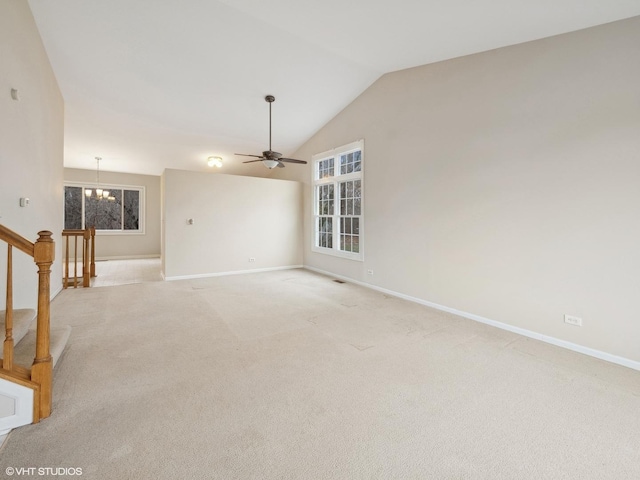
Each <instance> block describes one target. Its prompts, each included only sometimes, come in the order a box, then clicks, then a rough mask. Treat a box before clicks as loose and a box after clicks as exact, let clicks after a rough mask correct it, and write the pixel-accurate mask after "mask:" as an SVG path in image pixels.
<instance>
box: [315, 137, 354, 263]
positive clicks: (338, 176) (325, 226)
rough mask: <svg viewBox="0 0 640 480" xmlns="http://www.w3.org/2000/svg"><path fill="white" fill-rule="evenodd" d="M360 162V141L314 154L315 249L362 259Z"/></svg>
mask: <svg viewBox="0 0 640 480" xmlns="http://www.w3.org/2000/svg"><path fill="white" fill-rule="evenodd" d="M362 163H363V142H362V141H359V142H355V143H352V144H349V145H345V146H343V147H340V148H337V149H335V150H332V151H330V152H325V153H321V154H318V155H314V157H313V166H314V169H313V183H314V189H313V190H314V199H313V203H314V243H313V246H312V249H313V250H314V251H316V252H322V253H329V254H332V255H339V256H343V257H347V258H352V259H355V260H362V258H363V255H362V221H363V218H362V211H363V209H362V200H363V197H362Z"/></svg>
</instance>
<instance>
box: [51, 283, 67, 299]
mask: <svg viewBox="0 0 640 480" xmlns="http://www.w3.org/2000/svg"><path fill="white" fill-rule="evenodd" d="M62 290H64V288H63V286H62V285H60V286H59V287H58V288H57V289H56V290H54V291H53V292H49V293H50V295H49V301H52V300H53V299H54V298H56V297H57V296H58V295H60V292H61V291H62Z"/></svg>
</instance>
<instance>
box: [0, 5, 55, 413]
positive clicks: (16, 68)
mask: <svg viewBox="0 0 640 480" xmlns="http://www.w3.org/2000/svg"><path fill="white" fill-rule="evenodd" d="M0 59H1V61H0V223H1V224H2V225H4V226H6V227H8V228H10V229H12V230H14V231H16V232H17V233H19V234H20V235H22V236H23V237H26V238H28V239H29V240H30V241H35V240H36V239H37V237H38V231H40V230H50V231H51V232H53V234H54V235H53V238H54V240H55V242H56V259H57V261H56V262H55V263H54V265H53V269H52V274H51V291H52V293H55V292H57V291H59V290H60V289H61V288H62V267H61V262H60V260H59V259H60V258H61V241H60V240H61V232H62V193H63V190H62V183H63V182H62V171H63V167H62V152H63V128H64V127H63V124H64V103H63V99H62V95H61V93H60V90H59V88H58V84H57V82H56V79H55V77H54V75H53V71H52V70H51V66H50V64H49V60H48V58H47V54H46V52H45V50H44V47H43V45H42V42H41V40H40V35H39V33H38V30H37V29H36V25H35V22H34V20H33V17H32V15H31V11H30V10H29V6H28V4H27V2H26V1H3V2H0ZM12 88H15V89H17V90H18V92H19V96H20V100H19V101H15V100H13V99H12V98H11V95H10V91H11V89H12ZM21 197H28V198H30V199H31V205H30V206H29V207H25V208H21V207H20V206H19V199H20V198H21ZM1 243H2V244H0V310H3V309H4V306H5V291H6V266H7V262H6V258H7V256H6V244H4V242H1ZM13 252H14V253H13V258H14V265H13V267H14V268H13V271H14V278H13V284H14V307H15V308H20V307H30V308H34V307H36V305H37V288H38V276H37V274H36V273H37V267H36V265H35V264H34V263H33V259H32V258H31V257H28V256H26V255H24V254H22V253H21V252H19V251H18V250H17V249H14V250H13ZM0 404H2V405H5V404H4V403H2V402H0ZM10 414H11V412H3V411H0V417H4V416H6V415H10Z"/></svg>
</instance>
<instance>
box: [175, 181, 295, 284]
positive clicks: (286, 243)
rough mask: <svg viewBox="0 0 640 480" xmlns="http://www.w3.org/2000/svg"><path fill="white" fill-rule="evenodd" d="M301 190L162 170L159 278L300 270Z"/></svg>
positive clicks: (287, 185) (273, 183)
mask: <svg viewBox="0 0 640 480" xmlns="http://www.w3.org/2000/svg"><path fill="white" fill-rule="evenodd" d="M301 191H302V188H301V184H300V183H298V182H291V181H284V180H272V179H265V178H257V177H243V176H236V175H223V174H212V173H199V172H187V171H182V170H170V169H167V170H165V171H164V174H163V192H164V193H163V212H164V226H163V272H164V275H165V277H167V278H171V277H184V276H197V275H209V274H216V273H227V272H238V271H246V270H258V269H268V268H279V267H290V266H297V265H301V264H302V250H301V249H302V245H301V241H300V240H301V238H302V198H301ZM190 218H192V219H193V220H194V223H193V225H188V224H187V220H188V219H190ZM252 257H253V258H255V261H254V262H249V259H250V258H252Z"/></svg>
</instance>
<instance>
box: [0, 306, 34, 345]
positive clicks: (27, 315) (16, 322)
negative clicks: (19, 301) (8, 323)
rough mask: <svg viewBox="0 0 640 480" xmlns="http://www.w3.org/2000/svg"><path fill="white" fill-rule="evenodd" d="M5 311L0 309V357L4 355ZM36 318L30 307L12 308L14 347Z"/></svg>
mask: <svg viewBox="0 0 640 480" xmlns="http://www.w3.org/2000/svg"><path fill="white" fill-rule="evenodd" d="M5 316H6V312H5V311H4V310H2V311H0V329H1V330H0V332H2V338H1V339H0V357H2V356H3V355H4V337H5V329H4V326H5V324H4V322H5ZM35 319H36V311H35V310H33V309H31V308H23V309H17V310H16V309H14V310H13V345H14V348H15V346H16V345H18V343H19V342H20V340H21V339H22V337H24V336H25V335H26V334H27V332H28V331H29V327H30V326H31V324H32V323H33V321H34V320H35Z"/></svg>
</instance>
